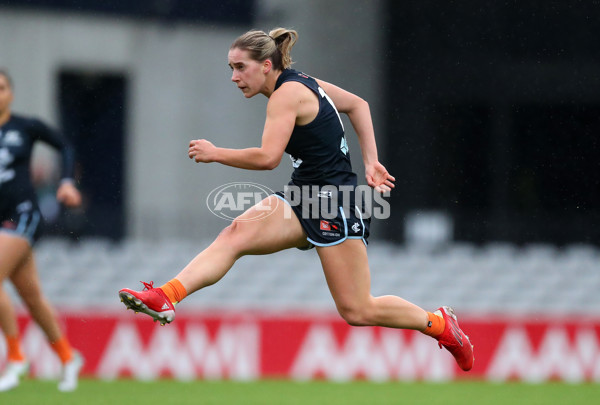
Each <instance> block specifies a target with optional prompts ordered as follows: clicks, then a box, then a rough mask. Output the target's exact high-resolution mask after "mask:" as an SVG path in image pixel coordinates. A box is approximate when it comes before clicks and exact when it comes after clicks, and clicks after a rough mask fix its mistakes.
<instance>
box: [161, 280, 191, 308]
mask: <svg viewBox="0 0 600 405" xmlns="http://www.w3.org/2000/svg"><path fill="white" fill-rule="evenodd" d="M160 289H161V290H163V292H164V293H165V295H166V296H167V298H168V299H169V301H171V303H173V305H174V304H177V303H178V302H181V301H182V300H183V299H184V298H185V297H187V291H186V290H185V287H184V286H183V284H181V281H179V280H177V279H176V278H174V279H172V280H171V281H168V282H167V283H166V284H164V285H162V286H160Z"/></svg>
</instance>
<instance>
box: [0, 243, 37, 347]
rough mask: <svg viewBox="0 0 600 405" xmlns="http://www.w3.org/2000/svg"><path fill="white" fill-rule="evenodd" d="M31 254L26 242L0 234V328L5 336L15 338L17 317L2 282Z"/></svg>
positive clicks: (17, 331) (17, 330)
mask: <svg viewBox="0 0 600 405" xmlns="http://www.w3.org/2000/svg"><path fill="white" fill-rule="evenodd" d="M30 252H31V247H30V246H29V243H28V242H27V240H25V239H23V238H20V237H16V236H13V235H10V234H8V233H5V232H0V328H1V329H2V332H3V333H4V335H5V336H17V334H18V333H19V329H18V326H17V316H16V314H15V309H14V306H13V304H12V302H11V300H10V296H9V295H8V293H7V292H6V290H5V289H4V280H6V279H9V278H10V276H11V275H12V274H13V273H14V272H15V269H17V268H18V267H19V266H20V265H21V264H22V263H23V262H24V261H25V259H26V257H27V256H28V255H29V253H30Z"/></svg>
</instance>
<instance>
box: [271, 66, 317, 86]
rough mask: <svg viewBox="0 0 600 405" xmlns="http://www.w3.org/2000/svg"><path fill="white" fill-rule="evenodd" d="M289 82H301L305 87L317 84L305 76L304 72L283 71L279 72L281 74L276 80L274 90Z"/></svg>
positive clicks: (311, 78)
mask: <svg viewBox="0 0 600 405" xmlns="http://www.w3.org/2000/svg"><path fill="white" fill-rule="evenodd" d="M290 81H294V82H301V83H304V84H307V85H316V84H317V81H316V80H315V79H314V78H313V77H311V76H309V75H307V74H306V73H304V72H301V71H299V70H295V69H284V70H283V72H281V74H280V75H279V77H278V78H277V83H276V84H275V89H278V88H279V87H280V86H281V85H282V84H283V83H286V82H290Z"/></svg>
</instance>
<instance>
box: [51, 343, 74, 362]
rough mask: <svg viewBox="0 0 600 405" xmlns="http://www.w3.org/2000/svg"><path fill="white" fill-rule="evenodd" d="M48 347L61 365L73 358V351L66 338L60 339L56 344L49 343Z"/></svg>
mask: <svg viewBox="0 0 600 405" xmlns="http://www.w3.org/2000/svg"><path fill="white" fill-rule="evenodd" d="M50 347H52V350H54V352H55V353H56V354H57V356H58V357H59V358H60V361H61V362H62V363H63V364H65V363H67V362H68V361H70V360H71V359H72V358H73V350H72V349H71V344H70V343H69V341H68V340H67V337H66V336H63V337H61V338H60V339H58V340H57V341H56V342H50Z"/></svg>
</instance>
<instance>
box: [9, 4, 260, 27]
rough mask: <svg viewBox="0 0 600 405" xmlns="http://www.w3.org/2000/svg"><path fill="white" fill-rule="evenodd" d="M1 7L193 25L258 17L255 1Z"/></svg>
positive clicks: (246, 21) (246, 20)
mask: <svg viewBox="0 0 600 405" xmlns="http://www.w3.org/2000/svg"><path fill="white" fill-rule="evenodd" d="M0 5H5V6H9V7H16V8H29V9H41V10H52V11H70V12H77V13H88V14H95V15H102V14H105V15H120V16H124V17H130V18H153V19H159V20H163V21H169V22H173V21H186V22H190V23H215V24H248V23H250V22H251V21H252V19H253V17H254V0H125V1H123V0H0Z"/></svg>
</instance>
